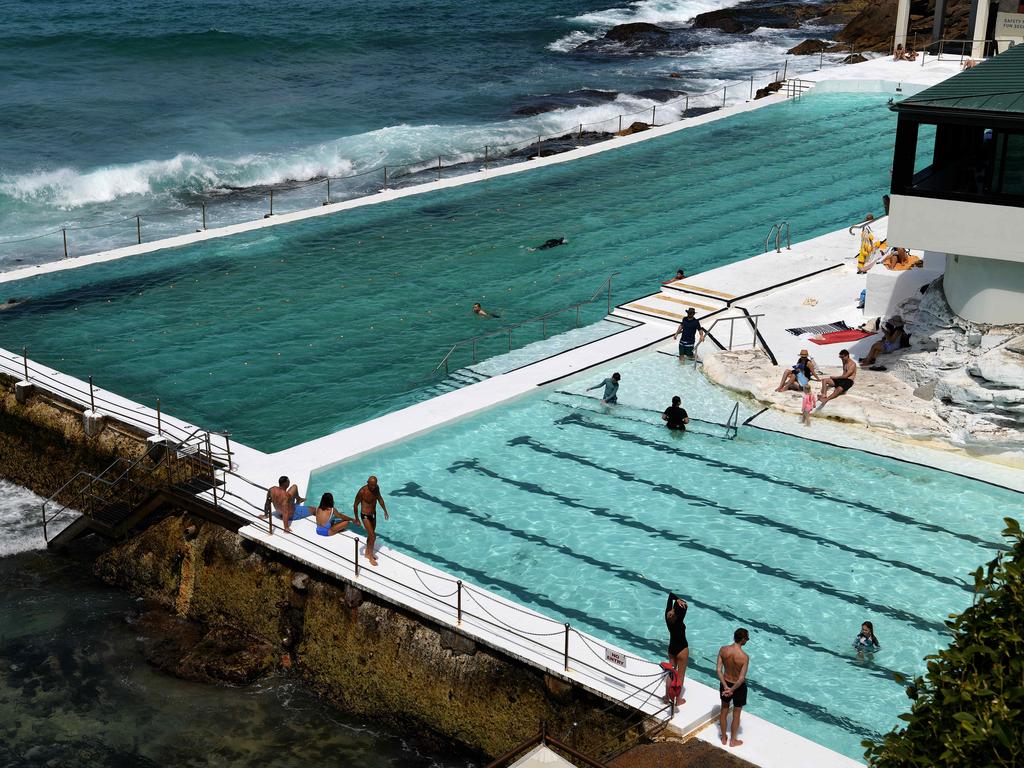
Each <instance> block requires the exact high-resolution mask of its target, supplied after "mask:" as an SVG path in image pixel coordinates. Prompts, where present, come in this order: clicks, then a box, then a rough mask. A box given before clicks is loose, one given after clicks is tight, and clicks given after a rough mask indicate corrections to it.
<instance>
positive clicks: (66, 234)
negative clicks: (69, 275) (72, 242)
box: [61, 229, 68, 259]
mask: <svg viewBox="0 0 1024 768" xmlns="http://www.w3.org/2000/svg"><path fill="white" fill-rule="evenodd" d="M61 233H62V234H63V235H64V258H65V259H66V258H67V257H68V231H67V230H66V229H62V230H61Z"/></svg>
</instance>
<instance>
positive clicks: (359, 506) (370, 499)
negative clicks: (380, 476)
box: [352, 475, 390, 565]
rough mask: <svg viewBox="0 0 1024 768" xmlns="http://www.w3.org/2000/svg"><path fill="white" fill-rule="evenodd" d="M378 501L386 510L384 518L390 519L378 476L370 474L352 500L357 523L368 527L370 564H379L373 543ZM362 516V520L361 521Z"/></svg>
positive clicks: (367, 553)
mask: <svg viewBox="0 0 1024 768" xmlns="http://www.w3.org/2000/svg"><path fill="white" fill-rule="evenodd" d="M377 502H380V508H381V509H383V510H384V519H385V520H389V519H390V518H389V517H388V507H387V505H386V504H385V503H384V497H383V496H381V493H380V487H379V486H378V485H377V477H376V476H375V475H370V477H369V478H368V479H367V481H366V485H364V486H363V487H362V488H360V489H359V490H358V491H357V492H356V499H355V501H353V502H352V513H353V514H354V515H355V516H356V525H361V526H363V528H365V529H366V559H367V560H369V561H370V565H376V564H377V558H376V557H374V554H373V545H374V544H376V543H377ZM360 518H361V519H362V522H360Z"/></svg>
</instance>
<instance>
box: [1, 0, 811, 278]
mask: <svg viewBox="0 0 1024 768" xmlns="http://www.w3.org/2000/svg"><path fill="white" fill-rule="evenodd" d="M729 4H730V3H729V0H641V2H637V3H631V4H628V3H620V4H619V5H618V6H617V5H616V0H558V1H557V2H555V0H533V1H532V2H529V3H525V2H521V1H520V0H429V1H428V2H411V1H410V0H375V2H373V3H364V2H352V0H341V1H340V2H336V3H321V2H313V1H312V0H292V1H291V2H288V3H280V2H268V1H267V0H255V2H246V3H241V2H232V1H231V0H179V1H175V2H171V1H170V0H132V1H131V2H129V1H128V0H109V1H107V2H92V1H90V0H37V1H35V2H22V1H21V0H0V18H2V19H3V24H2V25H0V269H3V268H10V267H11V266H13V264H14V263H15V259H21V260H22V261H23V262H25V261H42V260H49V259H52V258H57V257H59V256H60V255H61V247H62V245H61V241H60V235H59V234H57V235H56V236H53V235H50V236H45V237H40V238H39V240H32V241H28V242H25V243H12V242H10V241H12V240H16V239H21V238H25V237H32V236H38V235H42V234H43V233H46V232H50V231H52V230H54V229H59V228H60V227H64V226H71V227H83V226H86V227H91V229H87V230H84V231H76V232H73V233H72V235H71V244H70V245H71V251H72V253H82V252H85V251H91V250H96V249H98V248H100V247H104V246H105V247H110V246H114V245H123V244H127V243H129V242H131V241H132V239H133V238H134V235H135V222H134V221H130V222H125V221H124V220H125V219H126V218H128V217H132V216H134V215H135V214H138V213H141V214H142V215H143V228H144V233H143V236H144V238H145V239H154V238H155V237H159V236H162V235H167V234H176V233H183V232H187V231H190V230H191V229H194V228H195V226H196V225H197V223H198V219H197V215H196V213H195V211H196V210H197V207H198V204H199V203H201V202H204V201H205V202H207V203H208V204H209V206H210V211H209V215H210V221H209V222H208V223H209V225H210V226H213V225H215V224H224V223H228V222H230V221H237V220H241V219H245V218H252V217H254V216H258V215H260V214H261V213H262V212H263V211H264V210H265V209H266V193H267V191H268V189H269V187H271V186H275V185H276V186H277V192H278V196H279V197H278V210H280V209H281V208H282V207H284V208H288V207H291V208H297V207H305V206H307V205H310V204H316V200H315V199H314V197H315V195H314V196H313V197H303V196H302V195H301V194H299V195H296V194H295V193H294V192H293V193H292V195H291V198H290V199H289V196H288V194H286V192H287V190H286V189H284V188H283V187H287V186H289V185H290V184H291V183H292V182H301V181H305V180H309V179H314V178H316V177H318V176H323V175H334V176H339V175H345V174H349V173H358V172H363V171H370V170H374V169H379V168H380V167H381V166H382V165H386V164H390V165H392V166H394V165H397V164H399V163H407V162H410V161H415V160H420V159H424V158H436V157H437V156H438V155H445V156H446V158H449V159H451V160H453V161H454V160H460V159H461V160H470V159H474V158H478V157H479V156H480V155H481V154H482V151H483V147H484V145H490V146H492V147H493V146H494V145H495V144H502V143H504V142H512V141H522V140H529V139H530V138H531V137H535V136H536V135H538V134H540V133H543V134H556V133H558V132H566V131H569V130H572V129H573V128H574V127H575V126H577V125H578V124H579V123H581V122H582V123H588V122H593V121H598V120H603V119H608V118H612V117H613V116H614V115H618V114H622V113H629V112H637V111H640V110H650V108H651V107H652V106H656V105H658V104H659V103H663V102H664V100H665V98H666V97H667V96H668V95H670V94H668V93H665V91H666V90H667V91H678V92H684V91H685V92H689V93H693V94H696V93H699V92H704V91H709V90H712V89H714V88H718V87H720V86H721V85H722V84H723V83H725V82H732V81H737V80H744V79H747V78H748V77H749V76H750V75H751V74H754V75H755V76H756V77H757V78H758V80H761V79H765V78H767V76H768V74H769V73H774V71H775V70H776V69H777V68H778V67H779V66H780V64H781V62H782V59H783V52H784V51H785V49H786V47H788V46H790V45H792V44H793V43H794V41H798V40H801V39H803V38H805V37H807V36H809V35H811V34H816V35H818V36H821V35H822V34H824V33H823V32H822V31H821V30H817V31H815V30H810V29H804V30H759V31H757V32H755V33H753V34H749V35H725V34H721V33H719V32H717V31H713V30H710V31H709V30H692V31H691V32H690V33H687V34H686V35H685V36H684V37H683V38H681V39H680V40H679V41H678V42H677V43H673V46H674V47H670V48H669V49H667V50H660V51H657V52H653V53H652V52H648V53H645V54H637V53H635V52H634V53H630V52H627V51H625V50H621V49H616V48H614V47H612V48H607V49H604V50H603V51H602V52H600V53H589V54H583V53H580V52H577V51H575V50H574V48H575V46H576V45H578V44H580V43H581V42H585V41H586V40H588V39H591V38H595V37H598V36H600V35H601V34H603V32H604V31H605V30H607V29H608V28H610V27H611V26H612V25H614V24H617V23H622V22H631V21H648V22H654V23H658V24H662V25H666V26H671V27H677V28H685V27H686V26H687V24H688V23H689V21H690V20H691V19H692V18H693V16H694V15H695V14H697V13H700V12H702V11H706V10H711V9H715V8H719V7H723V6H726V5H729ZM812 58H814V61H813V62H812V61H809V60H803V59H801V60H800V61H798V62H793V63H792V66H796V67H804V68H808V67H813V66H816V65H817V61H818V60H817V58H816V57H812ZM670 74H675V75H677V77H670V76H669V75H670ZM583 89H589V90H587V91H586V92H584V93H580V91H581V90H583ZM652 89H660V91H661V92H657V91H652ZM747 95H748V92H747V89H745V88H743V87H739V88H737V89H736V91H735V96H736V98H737V99H740V98H745V97H746V96H747ZM538 108H541V109H544V110H546V111H542V112H540V113H539V114H524V113H523V112H524V111H525V112H526V113H530V112H534V113H536V112H537V110H538ZM663 114H664V115H665V117H666V118H668V117H670V116H671V110H670V109H667V108H666V110H664V111H663ZM604 127H605V128H608V127H610V124H607V125H605V126H604ZM446 162H448V160H446ZM341 186H342V185H340V184H339V185H336V187H335V190H336V193H337V194H344V190H343V189H342V188H341ZM316 195H319V196H320V198H321V199H322V194H321V191H319V190H318V191H317V192H316ZM110 222H115V223H113V224H110V225H109V226H108V225H107V224H108V223H110ZM5 242H6V245H4V244H3V243H5Z"/></svg>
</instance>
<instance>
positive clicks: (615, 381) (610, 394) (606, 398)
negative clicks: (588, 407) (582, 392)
mask: <svg viewBox="0 0 1024 768" xmlns="http://www.w3.org/2000/svg"><path fill="white" fill-rule="evenodd" d="M621 378H622V376H620V375H619V374H617V373H613V374H612V375H611V378H609V379H605V380H604V381H602V382H601V383H600V384H595V385H594V386H592V387H587V392H589V391H590V390H592V389H600V388H601V387H604V395H603V396H602V397H601V402H602V403H604V404H605V405H615V404H616V403H617V402H619V379H621Z"/></svg>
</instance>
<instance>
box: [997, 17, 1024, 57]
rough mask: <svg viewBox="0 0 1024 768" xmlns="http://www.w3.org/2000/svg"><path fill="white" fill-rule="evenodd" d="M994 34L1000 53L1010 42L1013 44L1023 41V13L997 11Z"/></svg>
mask: <svg viewBox="0 0 1024 768" xmlns="http://www.w3.org/2000/svg"><path fill="white" fill-rule="evenodd" d="M995 36H996V40H997V41H998V42H997V44H998V46H999V52H1000V53H1002V52H1003V51H1005V50H1006V49H1007V48H1009V47H1010V43H1011V42H1012V43H1013V44H1014V45H1020V44H1022V43H1024V13H1003V12H1002V11H1000V12H999V13H997V14H996V31H995Z"/></svg>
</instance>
